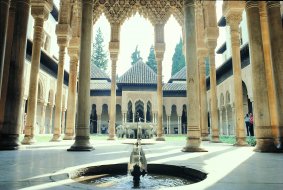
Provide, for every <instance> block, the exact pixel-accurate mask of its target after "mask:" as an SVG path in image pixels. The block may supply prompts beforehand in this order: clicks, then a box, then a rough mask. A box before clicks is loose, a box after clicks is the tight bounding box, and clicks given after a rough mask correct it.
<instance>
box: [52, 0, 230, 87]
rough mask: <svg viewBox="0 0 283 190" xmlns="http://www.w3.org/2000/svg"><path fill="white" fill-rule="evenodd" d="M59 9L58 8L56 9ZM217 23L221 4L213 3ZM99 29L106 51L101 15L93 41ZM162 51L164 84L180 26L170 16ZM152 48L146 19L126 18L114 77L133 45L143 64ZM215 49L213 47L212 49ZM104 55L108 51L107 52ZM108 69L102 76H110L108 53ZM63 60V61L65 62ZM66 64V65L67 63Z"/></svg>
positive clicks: (124, 65) (122, 69)
mask: <svg viewBox="0 0 283 190" xmlns="http://www.w3.org/2000/svg"><path fill="white" fill-rule="evenodd" d="M54 3H55V4H56V5H57V6H58V5H59V0H54ZM58 7H59V6H58ZM216 10H217V21H218V20H219V19H220V17H221V15H222V1H217V2H216ZM98 28H100V29H101V31H102V34H103V38H104V48H105V51H107V50H108V44H109V41H110V24H109V22H108V21H107V19H106V17H105V16H104V14H102V15H101V16H100V18H99V19H98V20H97V21H96V23H95V24H94V26H93V40H94V38H95V36H96V32H97V29H98ZM224 32H225V31H224V30H223V28H220V30H219V34H220V35H219V36H220V37H219V39H218V44H217V47H219V46H220V45H222V43H223V42H224V40H225V38H223V37H224V35H225V34H224ZM164 34H165V44H166V49H165V53H164V59H163V63H162V68H163V70H162V72H163V73H162V74H163V81H164V82H167V81H168V80H169V79H170V77H171V65H172V57H173V54H174V51H175V47H176V45H177V43H178V42H179V40H180V37H181V36H182V30H181V26H180V25H179V24H178V22H177V21H176V19H175V18H174V17H173V16H171V17H170V18H169V20H168V22H167V23H166V25H165V28H164ZM152 45H154V28H153V26H152V24H151V23H150V22H149V20H146V19H145V18H143V17H142V16H140V15H139V14H136V15H134V16H132V17H130V18H128V19H127V20H126V21H125V22H124V23H123V24H122V26H121V31H120V52H119V57H118V61H117V74H118V76H122V75H123V74H124V73H125V72H126V71H127V70H128V69H129V68H130V67H131V54H132V53H133V52H134V50H135V48H136V46H138V49H139V51H140V56H141V57H142V59H143V61H144V62H146V61H147V57H148V55H149V50H150V47H151V46H152ZM216 49H217V48H216ZM107 52H108V51H107ZM108 60H109V62H108V69H107V71H106V73H107V74H108V75H109V76H110V73H111V61H110V57H109V54H108ZM66 61H67V60H66ZM221 63H222V61H221V56H220V55H216V67H218V66H219V65H220V64H221ZM67 65H68V64H67Z"/></svg>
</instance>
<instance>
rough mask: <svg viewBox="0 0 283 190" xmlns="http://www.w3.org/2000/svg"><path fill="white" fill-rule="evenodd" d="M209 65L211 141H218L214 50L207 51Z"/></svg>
mask: <svg viewBox="0 0 283 190" xmlns="http://www.w3.org/2000/svg"><path fill="white" fill-rule="evenodd" d="M209 66H210V70H209V72H210V74H209V75H210V99H211V132H212V135H211V142H216V143H217V142H220V141H219V121H218V111H217V88H216V69H215V55H214V50H210V52H209Z"/></svg>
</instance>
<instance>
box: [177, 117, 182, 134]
mask: <svg viewBox="0 0 283 190" xmlns="http://www.w3.org/2000/svg"><path fill="white" fill-rule="evenodd" d="M181 133H182V116H178V134H181Z"/></svg>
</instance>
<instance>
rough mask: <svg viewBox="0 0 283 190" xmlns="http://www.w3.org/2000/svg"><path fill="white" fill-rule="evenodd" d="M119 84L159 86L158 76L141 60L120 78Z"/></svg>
mask: <svg viewBox="0 0 283 190" xmlns="http://www.w3.org/2000/svg"><path fill="white" fill-rule="evenodd" d="M117 83H120V84H157V75H156V73H155V72H154V71H153V70H152V69H151V68H150V67H149V66H148V65H146V64H145V63H144V62H142V61H141V60H139V61H138V62H136V63H135V64H134V65H133V66H132V67H131V68H130V69H129V70H128V71H127V72H126V73H124V74H123V75H122V76H121V77H119V79H118V80H117Z"/></svg>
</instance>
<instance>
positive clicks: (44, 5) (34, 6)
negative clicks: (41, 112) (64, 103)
mask: <svg viewBox="0 0 283 190" xmlns="http://www.w3.org/2000/svg"><path fill="white" fill-rule="evenodd" d="M52 6H53V4H52V1H41V2H39V1H38V0H32V1H31V15H32V16H33V18H34V33H33V45H32V58H31V71H30V80H29V98H28V110H27V124H26V128H25V137H24V139H23V141H22V144H33V143H34V142H35V139H34V130H35V126H36V109H37V102H38V101H37V96H38V78H39V69H40V56H41V45H42V41H43V32H44V29H43V25H44V21H46V20H47V19H48V15H49V13H50V11H51V9H52ZM40 131H41V130H40Z"/></svg>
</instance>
